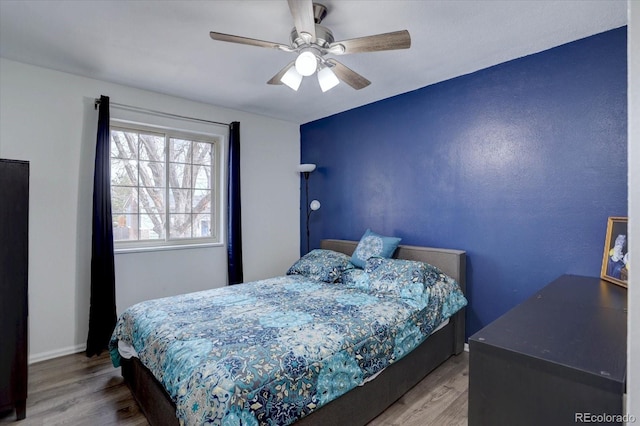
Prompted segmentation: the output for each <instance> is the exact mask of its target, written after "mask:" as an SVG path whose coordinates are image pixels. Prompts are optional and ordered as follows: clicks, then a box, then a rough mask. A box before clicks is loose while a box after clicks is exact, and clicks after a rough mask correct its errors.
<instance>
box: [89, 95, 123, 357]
mask: <svg viewBox="0 0 640 426" xmlns="http://www.w3.org/2000/svg"><path fill="white" fill-rule="evenodd" d="M98 114H99V115H98V132H97V138H96V158H95V171H94V177H93V235H92V239H91V302H90V303H91V305H90V308H89V335H88V337H87V352H86V353H87V356H88V357H90V356H92V355H100V353H102V351H103V350H104V349H107V345H108V344H109V339H110V338H111V333H112V332H113V328H114V327H115V324H116V291H115V268H114V262H113V224H112V220H113V218H112V215H111V164H110V158H109V157H110V155H109V152H110V135H109V97H108V96H100V106H99V113H98Z"/></svg>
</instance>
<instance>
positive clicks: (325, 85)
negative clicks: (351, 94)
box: [318, 67, 340, 92]
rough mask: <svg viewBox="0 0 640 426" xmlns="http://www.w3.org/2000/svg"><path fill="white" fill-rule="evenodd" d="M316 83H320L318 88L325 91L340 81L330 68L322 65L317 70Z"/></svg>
mask: <svg viewBox="0 0 640 426" xmlns="http://www.w3.org/2000/svg"><path fill="white" fill-rule="evenodd" d="M318 83H320V89H322V91H323V92H326V91H327V90H331V89H333V88H334V87H336V86H337V85H338V84H339V83H340V80H338V77H337V76H336V75H335V73H334V72H333V71H332V70H331V68H329V67H324V68H322V69H321V70H320V71H318Z"/></svg>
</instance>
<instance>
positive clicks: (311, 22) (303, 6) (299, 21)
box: [288, 0, 316, 42]
mask: <svg viewBox="0 0 640 426" xmlns="http://www.w3.org/2000/svg"><path fill="white" fill-rule="evenodd" d="M288 2H289V10H290V11H291V16H293V22H294V24H295V26H296V31H298V35H299V36H300V37H303V38H304V36H303V34H302V33H307V34H309V35H310V36H311V39H310V40H306V41H307V42H310V41H313V40H315V39H316V23H315V19H314V17H313V2H312V0H288Z"/></svg>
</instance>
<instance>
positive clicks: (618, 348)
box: [469, 275, 627, 426]
mask: <svg viewBox="0 0 640 426" xmlns="http://www.w3.org/2000/svg"><path fill="white" fill-rule="evenodd" d="M626 357H627V290H626V289H625V288H622V287H619V286H617V285H615V284H611V283H608V282H606V281H602V280H600V278H592V277H582V276H575V275H563V276H562V277H560V278H558V279H557V280H555V281H553V282H552V283H550V284H549V285H547V286H546V287H544V288H543V289H542V290H540V291H538V292H537V293H535V294H534V295H533V296H532V297H530V298H529V299H527V300H525V301H524V302H523V303H521V304H520V305H518V306H516V307H515V308H513V309H512V310H510V311H509V312H507V313H506V314H504V315H503V316H501V317H500V318H498V319H497V320H496V321H494V322H493V323H491V324H489V325H488V326H487V327H485V328H483V329H482V330H480V331H479V332H477V333H476V334H474V335H473V336H471V337H470V338H469V425H470V426H479V425H486V426H493V425H508V424H513V425H515V424H517V425H519V426H526V425H531V426H539V425H572V424H573V425H575V424H578V423H591V424H623V420H624V414H625V413H623V394H624V392H625V386H626V385H625V378H626V366H627V363H626Z"/></svg>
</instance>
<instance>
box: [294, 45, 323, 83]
mask: <svg viewBox="0 0 640 426" xmlns="http://www.w3.org/2000/svg"><path fill="white" fill-rule="evenodd" d="M295 68H296V71H298V73H299V74H300V75H302V76H304V77H308V76H310V75H312V74H313V73H314V72H316V69H317V68H318V59H317V58H316V55H314V54H313V53H312V52H310V51H308V50H305V51H303V52H302V53H300V55H298V58H297V59H296V66H295Z"/></svg>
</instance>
